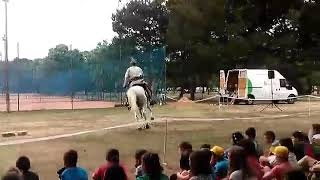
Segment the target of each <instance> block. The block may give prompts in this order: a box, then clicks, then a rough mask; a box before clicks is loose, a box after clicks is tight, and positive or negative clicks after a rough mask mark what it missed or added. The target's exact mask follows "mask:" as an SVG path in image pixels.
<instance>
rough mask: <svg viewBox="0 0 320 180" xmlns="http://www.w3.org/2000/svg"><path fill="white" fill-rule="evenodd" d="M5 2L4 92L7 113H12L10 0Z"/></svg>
mask: <svg viewBox="0 0 320 180" xmlns="http://www.w3.org/2000/svg"><path fill="white" fill-rule="evenodd" d="M3 1H4V8H5V9H4V13H5V35H4V38H3V40H4V41H5V42H4V48H5V51H4V52H5V55H4V60H5V63H4V90H5V93H6V105H7V112H8V113H9V112H10V95H9V70H8V66H9V60H8V1H9V0H3Z"/></svg>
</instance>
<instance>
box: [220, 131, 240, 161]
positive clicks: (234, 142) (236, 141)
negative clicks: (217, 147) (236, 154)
mask: <svg viewBox="0 0 320 180" xmlns="http://www.w3.org/2000/svg"><path fill="white" fill-rule="evenodd" d="M242 139H244V136H243V135H242V133H241V132H239V131H237V132H234V133H232V135H231V143H232V146H237V145H239V142H240V141H241V140H242ZM232 146H231V147H229V148H228V149H226V150H225V152H224V155H225V157H228V152H229V151H230V150H231V148H232Z"/></svg>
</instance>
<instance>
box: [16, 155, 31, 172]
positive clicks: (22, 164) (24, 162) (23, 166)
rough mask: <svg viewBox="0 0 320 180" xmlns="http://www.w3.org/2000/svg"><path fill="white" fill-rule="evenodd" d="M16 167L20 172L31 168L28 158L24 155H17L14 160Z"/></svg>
mask: <svg viewBox="0 0 320 180" xmlns="http://www.w3.org/2000/svg"><path fill="white" fill-rule="evenodd" d="M16 167H17V168H18V169H19V170H20V171H22V172H27V171H29V169H30V168H31V165H30V160H29V158H28V157H26V156H21V157H19V158H18V160H17V161H16Z"/></svg>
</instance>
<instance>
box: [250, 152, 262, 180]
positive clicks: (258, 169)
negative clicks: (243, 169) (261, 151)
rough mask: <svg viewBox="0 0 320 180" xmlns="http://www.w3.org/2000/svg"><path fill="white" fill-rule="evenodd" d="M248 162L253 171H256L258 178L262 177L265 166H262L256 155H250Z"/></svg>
mask: <svg viewBox="0 0 320 180" xmlns="http://www.w3.org/2000/svg"><path fill="white" fill-rule="evenodd" d="M247 163H248V167H249V168H250V170H251V172H252V173H254V175H255V176H256V177H257V179H262V176H263V168H262V167H261V166H260V163H259V161H258V159H257V158H256V157H255V156H248V157H247Z"/></svg>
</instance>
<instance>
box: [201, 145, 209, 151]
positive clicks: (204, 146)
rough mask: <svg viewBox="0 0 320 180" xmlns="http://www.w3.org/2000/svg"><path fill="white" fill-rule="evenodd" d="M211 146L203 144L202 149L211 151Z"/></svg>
mask: <svg viewBox="0 0 320 180" xmlns="http://www.w3.org/2000/svg"><path fill="white" fill-rule="evenodd" d="M210 148H211V145H210V144H202V145H201V147H200V149H209V150H210Z"/></svg>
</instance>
